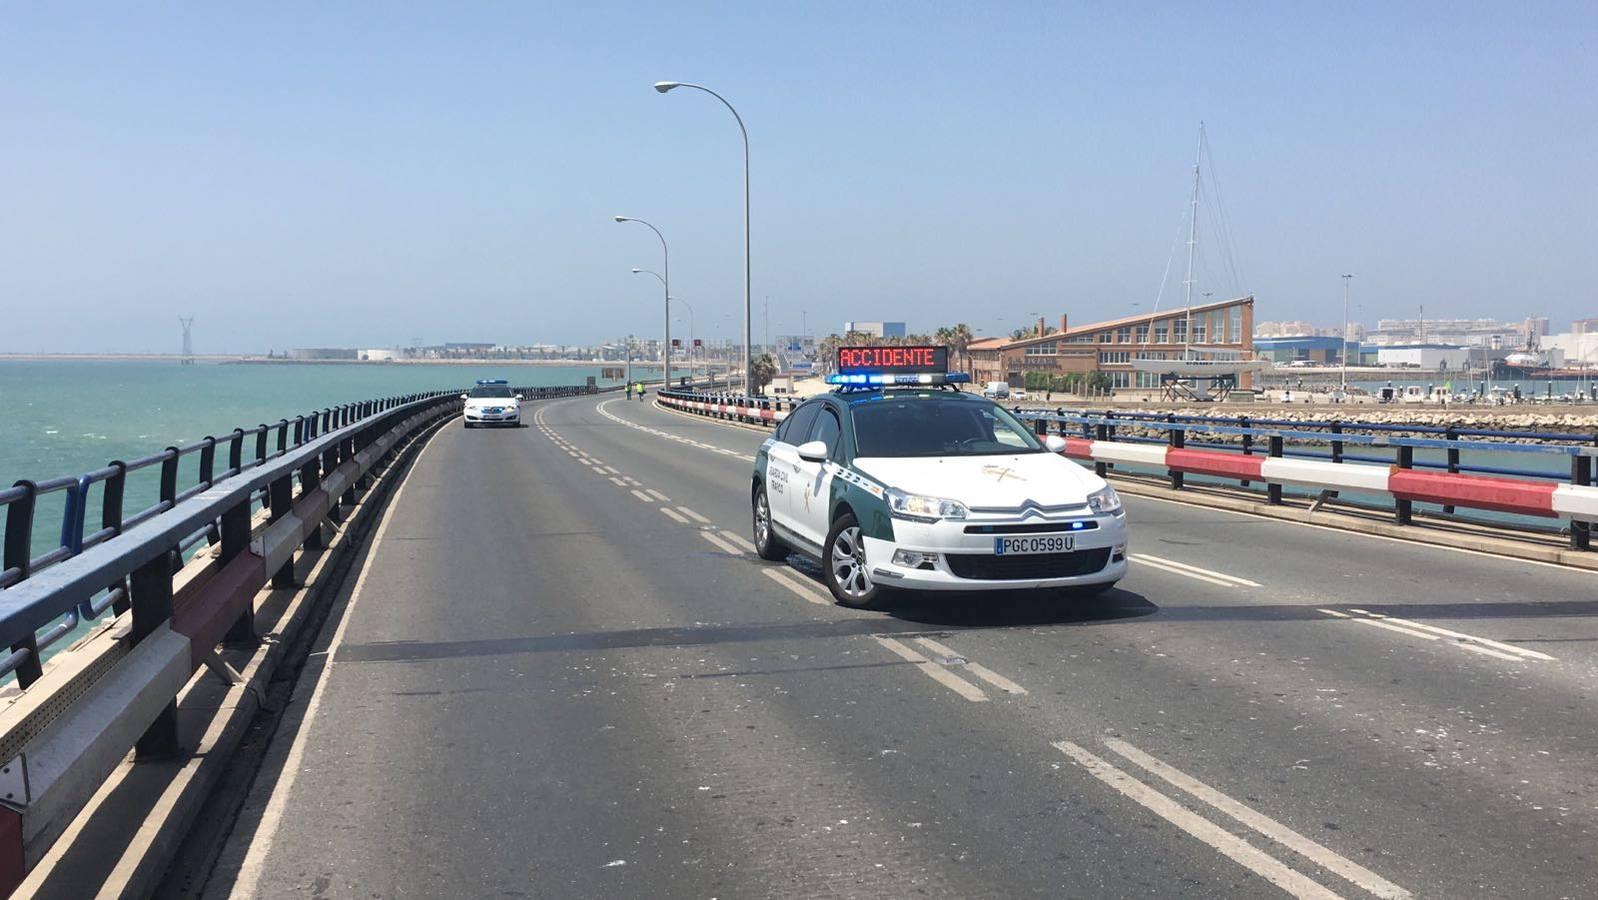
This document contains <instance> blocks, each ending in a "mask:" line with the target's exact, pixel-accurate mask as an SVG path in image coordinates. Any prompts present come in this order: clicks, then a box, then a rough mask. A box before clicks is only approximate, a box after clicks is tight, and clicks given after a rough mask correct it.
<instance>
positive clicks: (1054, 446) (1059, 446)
mask: <svg viewBox="0 0 1598 900" xmlns="http://www.w3.org/2000/svg"><path fill="white" fill-rule="evenodd" d="M1043 449H1045V450H1047V451H1049V452H1050V453H1064V452H1065V438H1063V437H1060V436H1059V435H1057V434H1051V435H1049V436H1048V437H1046V438H1044V439H1043Z"/></svg>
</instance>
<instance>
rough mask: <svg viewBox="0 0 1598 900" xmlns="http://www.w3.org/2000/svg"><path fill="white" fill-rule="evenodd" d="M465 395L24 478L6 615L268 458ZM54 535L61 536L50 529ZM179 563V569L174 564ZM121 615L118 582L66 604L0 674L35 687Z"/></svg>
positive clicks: (440, 394) (0, 497) (8, 565)
mask: <svg viewBox="0 0 1598 900" xmlns="http://www.w3.org/2000/svg"><path fill="white" fill-rule="evenodd" d="M513 390H515V391H516V393H518V394H519V395H522V396H523V397H524V398H525V399H528V400H541V399H546V398H551V397H563V396H572V395H576V394H580V393H585V392H586V390H587V389H586V388H584V387H568V386H560V387H547V386H546V387H520V388H513ZM459 394H460V391H458V390H456V391H429V392H423V393H416V394H404V395H398V396H393V397H383V398H380V399H376V400H364V401H360V402H357V403H347V404H344V405H342V406H334V407H327V408H324V409H321V410H313V411H311V412H307V413H305V414H302V415H297V416H295V417H293V418H292V419H279V420H278V421H277V422H276V423H273V424H266V423H262V424H260V425H257V426H255V427H254V428H248V429H246V428H235V429H233V431H232V432H231V433H230V434H227V435H225V436H223V437H221V438H216V437H212V436H209V435H208V436H206V437H205V438H202V439H201V440H199V441H195V442H194V443H192V444H187V445H184V446H181V447H167V448H166V449H165V450H162V451H161V452H159V453H152V454H150V455H148V456H143V457H140V458H138V459H134V460H129V461H123V460H112V461H111V462H109V463H107V464H106V465H105V466H104V467H103V468H99V469H95V470H94V471H92V472H86V473H83V474H81V475H75V476H73V475H67V476H61V477H58V478H50V479H47V480H43V481H31V480H27V479H24V480H21V481H17V482H16V483H15V484H13V485H12V486H11V487H9V488H4V489H0V508H3V509H4V526H3V527H4V533H3V534H4V537H3V541H0V616H3V615H4V613H3V610H4V609H5V608H6V605H5V603H4V599H3V598H5V597H6V594H5V591H7V590H8V589H12V588H15V587H17V586H18V585H20V584H22V583H23V582H25V581H26V580H28V579H29V578H32V577H34V576H36V575H38V574H39V573H40V572H43V571H46V570H48V569H50V568H51V567H52V566H56V565H58V564H60V563H62V562H64V561H66V560H68V559H72V558H73V557H76V556H78V555H80V554H82V553H83V552H84V551H86V550H90V549H92V548H94V547H97V546H99V545H101V544H103V543H105V542H106V541H109V540H111V539H112V538H114V537H116V536H118V535H120V534H122V533H123V532H125V531H127V530H129V529H132V528H135V527H136V526H138V525H141V524H143V523H145V522H148V521H150V520H152V519H155V518H156V517H158V516H161V515H163V514H165V513H167V512H169V511H171V510H172V509H174V508H175V507H177V506H178V504H180V503H182V502H183V501H185V500H188V499H190V498H192V497H194V496H196V495H198V494H200V493H202V492H204V491H206V490H209V489H211V488H212V487H213V486H215V485H217V484H218V483H221V482H224V481H226V480H227V479H231V478H233V477H235V476H238V475H240V474H242V473H245V472H250V471H253V470H257V469H260V468H261V467H262V466H265V465H266V464H268V463H269V462H272V461H274V460H278V459H282V458H284V457H286V456H294V455H296V451H298V450H299V449H300V448H302V447H305V446H306V445H307V444H309V443H312V442H314V441H316V440H317V439H318V438H320V437H322V436H324V435H326V434H328V433H330V432H335V431H337V430H339V429H344V428H349V427H351V426H355V425H357V424H358V423H362V422H365V421H366V420H368V419H370V418H372V417H373V416H378V415H381V414H383V413H385V412H387V411H390V410H393V409H397V408H399V407H402V406H405V405H407V404H411V403H415V402H418V401H422V400H428V399H434V398H453V397H457V396H458V395H459ZM219 450H220V451H221V453H223V454H224V455H225V460H224V465H223V467H222V468H220V469H218V459H217V457H218V451H219ZM186 461H195V462H197V468H198V478H197V480H196V481H195V483H193V484H190V485H188V486H186V487H182V488H180V487H179V475H180V469H181V467H182V465H183V464H184V463H185V462H186ZM144 470H158V471H157V474H158V477H159V487H158V498H157V500H156V502H155V503H153V504H151V505H150V506H148V507H146V508H144V509H141V510H139V511H137V512H134V513H132V514H127V513H126V512H125V510H124V508H123V501H124V498H125V496H126V493H127V483H128V476H129V475H132V474H135V473H138V472H141V471H144ZM96 487H98V490H99V495H100V496H99V500H100V503H99V507H100V511H99V517H98V520H99V521H98V525H97V527H95V528H94V529H93V530H92V531H91V530H89V519H90V512H89V510H90V506H91V505H93V504H92V503H91V497H90V494H91V491H93V490H94V489H95V488H96ZM55 494H61V495H63V497H64V501H65V502H64V508H63V510H62V514H61V520H60V523H59V529H58V533H59V535H60V538H59V540H58V541H56V542H55V545H54V546H52V547H51V548H50V549H48V550H46V551H44V552H42V553H39V554H37V555H35V554H34V552H33V548H34V545H35V543H36V542H37V541H38V540H39V534H38V530H37V529H38V526H39V523H38V522H37V521H36V519H37V513H38V510H39V501H40V500H41V498H45V497H50V496H51V495H55ZM252 500H260V501H261V503H262V508H263V509H270V508H271V499H270V496H269V491H268V490H267V488H266V487H265V486H261V487H259V488H258V489H257V491H256V493H255V495H254V497H252ZM52 533H57V532H56V531H54V530H53V531H52ZM220 534H221V532H220V517H219V516H218V517H213V518H212V519H210V520H207V521H205V522H202V523H200V524H199V525H198V527H197V528H196V529H195V530H194V531H193V532H191V533H187V534H184V535H181V536H179V538H178V540H177V541H176V543H175V544H174V548H175V550H176V552H177V554H178V556H179V560H178V562H181V555H182V554H185V553H187V552H188V551H190V550H191V549H193V548H194V547H195V546H196V545H198V544H199V543H200V542H201V541H207V542H209V543H211V544H216V543H218V542H219V540H220ZM175 564H176V563H175ZM108 609H111V610H114V611H116V612H118V613H121V612H125V611H127V609H128V591H127V586H126V585H125V584H121V583H113V584H110V587H109V588H106V589H103V590H100V591H97V592H95V593H93V594H89V595H85V596H83V597H80V598H74V599H73V600H72V601H71V602H63V603H62V604H61V605H60V608H59V609H55V610H54V611H53V612H52V613H51V616H52V620H53V619H55V618H59V621H54V622H53V624H47V625H45V626H41V627H44V628H46V629H47V630H44V631H42V632H39V633H36V634H33V635H32V636H28V635H18V636H16V637H14V638H12V637H6V638H3V639H0V644H3V645H4V646H8V647H10V654H9V655H8V656H6V658H4V659H0V676H4V675H7V674H10V673H12V672H16V675H17V681H18V683H19V684H20V685H21V686H22V687H24V688H25V687H27V686H28V685H30V684H32V683H33V682H34V681H36V680H37V679H38V678H39V675H40V672H41V668H40V664H41V660H40V654H41V652H42V651H43V650H44V649H45V648H47V647H49V646H50V645H51V644H53V643H55V642H57V641H59V640H61V639H62V638H64V637H66V636H67V635H69V634H72V633H73V632H74V631H75V630H76V629H77V627H78V624H79V623H80V622H82V621H89V620H93V619H97V618H99V617H100V616H101V615H103V614H104V613H105V611H106V610H108Z"/></svg>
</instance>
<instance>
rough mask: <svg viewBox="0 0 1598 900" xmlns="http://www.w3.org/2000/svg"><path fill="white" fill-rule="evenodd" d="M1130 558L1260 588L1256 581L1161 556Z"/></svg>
mask: <svg viewBox="0 0 1598 900" xmlns="http://www.w3.org/2000/svg"><path fill="white" fill-rule="evenodd" d="M1132 558H1133V559H1137V560H1141V561H1143V562H1152V563H1159V564H1161V565H1166V566H1173V567H1175V568H1178V569H1186V570H1187V571H1189V572H1197V573H1198V574H1200V575H1208V576H1209V577H1211V578H1219V579H1221V580H1222V581H1231V582H1236V583H1237V584H1241V585H1246V586H1248V587H1259V586H1260V583H1259V582H1257V581H1249V580H1248V579H1247V578H1239V577H1237V576H1236V575H1228V574H1226V573H1225V572H1217V571H1215V570H1213V569H1201V568H1199V567H1198V566H1193V565H1188V564H1187V563H1184V562H1177V561H1176V560H1174V559H1166V558H1164V557H1161V556H1150V555H1149V554H1147V553H1134V554H1132Z"/></svg>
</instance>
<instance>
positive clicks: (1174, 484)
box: [1165, 413, 1187, 491]
mask: <svg viewBox="0 0 1598 900" xmlns="http://www.w3.org/2000/svg"><path fill="white" fill-rule="evenodd" d="M1165 420H1166V422H1167V423H1169V424H1170V425H1171V426H1172V427H1171V429H1170V449H1172V450H1180V449H1182V448H1183V447H1186V446H1187V432H1185V431H1184V430H1182V429H1180V428H1177V427H1175V426H1176V414H1175V413H1171V414H1169V415H1167V416H1166V419H1165ZM1171 489H1172V490H1176V491H1179V490H1181V489H1182V473H1181V472H1178V471H1176V470H1175V469H1172V470H1171Z"/></svg>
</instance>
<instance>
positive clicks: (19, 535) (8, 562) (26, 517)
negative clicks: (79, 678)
mask: <svg viewBox="0 0 1598 900" xmlns="http://www.w3.org/2000/svg"><path fill="white" fill-rule="evenodd" d="M13 487H19V488H22V489H23V495H22V496H21V497H19V498H17V499H16V500H13V501H11V503H10V504H9V505H7V506H6V537H5V545H4V550H3V555H0V569H16V570H17V572H18V573H19V574H20V575H21V576H22V577H23V578H27V577H28V574H29V569H30V568H31V562H32V558H33V514H34V510H35V503H36V500H37V499H38V493H37V490H36V485H35V484H34V482H32V481H28V480H26V479H24V480H22V481H18V482H16V484H14V485H13ZM22 651H27V654H28V656H27V658H26V659H24V660H23V661H22V663H21V665H18V666H17V668H16V674H17V684H18V685H20V686H22V687H24V688H26V687H27V686H28V685H30V684H32V683H34V682H35V681H38V680H39V678H40V677H41V676H42V675H43V674H44V667H43V666H42V665H41V664H40V662H39V644H38V641H37V640H36V639H35V638H34V635H32V634H29V635H27V636H26V637H24V638H23V639H22V640H20V641H17V642H16V643H15V644H12V645H11V652H12V653H20V652H22Z"/></svg>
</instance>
